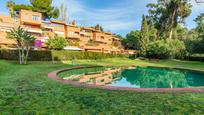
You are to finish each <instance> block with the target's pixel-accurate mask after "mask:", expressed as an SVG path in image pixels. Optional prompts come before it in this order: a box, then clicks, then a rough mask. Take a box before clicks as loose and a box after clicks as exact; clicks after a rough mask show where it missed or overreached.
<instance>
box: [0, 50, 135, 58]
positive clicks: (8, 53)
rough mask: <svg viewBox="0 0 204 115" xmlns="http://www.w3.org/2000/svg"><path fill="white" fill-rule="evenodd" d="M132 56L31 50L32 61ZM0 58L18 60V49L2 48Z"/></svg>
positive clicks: (125, 55) (126, 55) (125, 56)
mask: <svg viewBox="0 0 204 115" xmlns="http://www.w3.org/2000/svg"><path fill="white" fill-rule="evenodd" d="M129 57H130V58H131V55H130V56H129V55H128V54H109V53H100V52H81V51H56V50H53V51H30V54H29V58H28V59H29V60H32V61H54V60H56V61H66V60H75V59H89V60H98V59H106V58H129ZM0 59H7V60H17V59H18V51H17V50H6V49H0Z"/></svg>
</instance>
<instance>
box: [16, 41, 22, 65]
mask: <svg viewBox="0 0 204 115" xmlns="http://www.w3.org/2000/svg"><path fill="white" fill-rule="evenodd" d="M17 48H18V56H19V57H18V58H19V63H20V64H22V59H21V47H20V46H19V45H18V44H17Z"/></svg>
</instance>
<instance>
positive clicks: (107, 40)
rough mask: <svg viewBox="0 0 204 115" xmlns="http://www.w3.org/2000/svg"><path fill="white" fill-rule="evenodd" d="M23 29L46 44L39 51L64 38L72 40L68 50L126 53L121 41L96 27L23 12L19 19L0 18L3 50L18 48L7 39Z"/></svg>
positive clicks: (0, 44)
mask: <svg viewBox="0 0 204 115" xmlns="http://www.w3.org/2000/svg"><path fill="white" fill-rule="evenodd" d="M19 26H21V27H23V28H24V29H25V30H26V31H27V32H29V33H30V34H32V35H33V36H34V37H35V38H36V40H37V41H40V42H42V44H43V45H42V47H38V48H39V49H41V48H44V49H45V48H46V45H45V42H46V40H47V39H49V38H52V37H54V36H61V37H64V38H66V39H67V40H68V41H69V43H70V45H69V46H68V47H78V49H82V50H85V51H94V52H110V53H111V52H113V53H114V52H116V53H117V52H118V53H121V52H124V50H123V48H122V47H121V41H120V40H119V39H118V38H117V37H116V36H115V35H114V34H113V33H111V32H101V31H100V30H96V29H95V28H93V27H78V26H77V24H76V22H75V21H73V22H72V23H70V24H67V23H65V22H63V21H59V20H50V21H44V20H42V14H41V13H38V12H33V11H29V10H21V11H20V12H19V16H18V18H15V19H14V18H11V17H10V16H5V15H0V35H1V36H0V47H1V48H7V47H13V46H15V44H16V43H15V41H13V40H10V39H8V38H7V32H9V31H10V29H12V28H17V27H19ZM115 44H117V45H115ZM68 49H69V48H68Z"/></svg>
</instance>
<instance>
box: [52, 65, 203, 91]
mask: <svg viewBox="0 0 204 115" xmlns="http://www.w3.org/2000/svg"><path fill="white" fill-rule="evenodd" d="M94 67H102V66H77V67H71V68H64V69H59V70H56V71H53V72H50V73H49V74H48V77H49V78H51V79H53V80H55V81H58V82H60V83H64V84H68V85H72V86H75V87H85V88H92V89H97V88H98V89H105V90H111V91H115V90H116V91H134V92H149V93H150V92H152V93H174V92H194V93H196V92H197V93H204V86H202V87H192V88H173V89H172V88H128V87H115V86H100V85H94V84H86V83H80V82H77V81H72V80H65V79H63V78H60V77H59V76H58V75H59V74H60V73H62V72H64V71H69V70H74V69H84V68H94ZM148 67H153V66H148ZM158 68H169V69H180V70H190V71H198V72H204V71H202V70H194V69H188V68H175V67H158Z"/></svg>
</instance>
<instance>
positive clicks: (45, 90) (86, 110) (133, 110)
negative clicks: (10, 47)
mask: <svg viewBox="0 0 204 115" xmlns="http://www.w3.org/2000/svg"><path fill="white" fill-rule="evenodd" d="M67 63H69V62H67ZM74 64H83V65H86V64H89V65H90V64H91V65H96V64H97V65H104V66H113V65H115V66H130V65H143V66H155V65H156V66H171V67H173V66H174V67H187V68H193V69H201V70H204V63H200V62H184V61H176V60H171V61H170V60H165V61H159V62H157V61H153V62H149V61H140V60H127V59H107V60H100V61H84V60H81V61H74ZM71 66H72V65H70V64H52V63H50V62H31V63H30V64H29V65H18V64H16V62H12V61H4V60H0V114H22V113H24V114H28V113H29V114H54V113H55V114H59V113H62V114H100V113H105V114H204V98H203V97H204V94H203V93H135V92H129V91H107V90H102V89H87V88H83V87H73V86H69V85H66V84H61V83H58V82H56V81H53V80H51V79H49V78H48V77H47V74H48V73H49V72H51V71H54V70H57V69H60V68H66V67H71Z"/></svg>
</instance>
